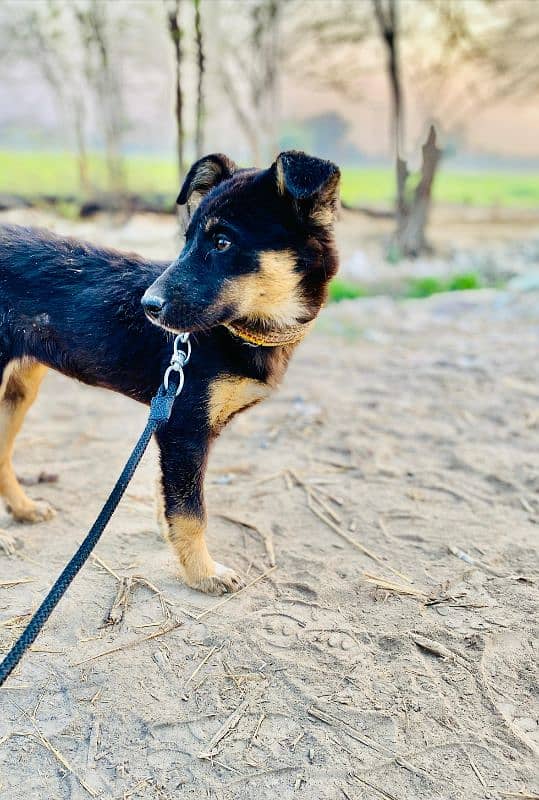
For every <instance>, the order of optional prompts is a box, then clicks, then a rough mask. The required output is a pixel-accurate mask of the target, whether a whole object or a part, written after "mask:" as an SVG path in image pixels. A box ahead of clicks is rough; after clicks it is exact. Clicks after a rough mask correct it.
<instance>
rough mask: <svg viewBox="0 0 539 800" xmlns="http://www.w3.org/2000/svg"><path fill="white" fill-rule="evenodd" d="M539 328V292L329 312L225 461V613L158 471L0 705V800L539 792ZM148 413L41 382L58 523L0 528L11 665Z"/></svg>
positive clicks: (31, 435)
mask: <svg viewBox="0 0 539 800" xmlns="http://www.w3.org/2000/svg"><path fill="white" fill-rule="evenodd" d="M538 322H539V303H538V299H537V295H536V294H535V295H533V294H532V293H530V294H528V295H521V296H518V295H511V294H507V293H504V292H494V291H492V292H491V291H485V292H470V293H466V294H453V295H451V296H448V295H445V296H438V297H435V298H431V299H430V300H423V301H407V302H404V303H395V302H393V301H391V300H388V299H380V300H371V301H354V302H348V303H343V304H340V305H339V306H334V307H332V308H331V309H329V310H327V311H326V312H325V314H324V316H323V318H322V319H321V320H320V323H319V325H318V327H317V329H316V331H315V332H314V333H313V334H312V336H311V337H310V339H309V340H308V341H307V342H306V343H305V344H304V345H302V346H301V347H300V348H299V350H298V352H297V354H296V357H295V358H294V361H293V363H292V365H291V367H290V370H289V373H288V375H287V377H286V380H285V383H284V385H283V387H282V389H281V390H280V392H278V393H277V394H275V396H274V397H272V399H270V400H269V401H267V402H265V403H264V404H262V405H261V406H259V407H258V408H256V409H253V410H251V411H250V412H247V413H245V414H244V415H241V416H240V417H238V418H236V419H235V420H234V421H233V423H232V424H231V425H230V426H229V427H228V428H227V429H226V430H225V432H224V433H223V435H222V437H221V439H220V440H219V441H218V443H217V445H216V447H215V449H214V451H213V454H212V457H211V461H210V470H209V475H208V480H207V497H208V503H209V509H210V525H209V533H208V540H209V544H210V547H211V550H212V553H213V555H214V556H215V558H217V559H218V560H219V561H221V562H223V563H226V564H227V565H229V566H232V567H235V568H237V569H238V570H240V571H241V573H242V574H243V575H244V576H245V578H246V580H247V584H248V585H247V588H246V589H244V590H243V591H242V592H241V593H239V594H238V595H233V596H232V595H231V596H227V597H226V602H224V603H223V601H222V600H220V599H216V598H212V597H207V596H204V595H202V594H199V593H197V592H194V591H192V590H190V589H188V588H187V587H185V586H184V585H183V584H182V583H181V582H180V580H179V579H178V577H177V570H176V564H175V562H174V557H173V555H172V553H171V551H170V549H169V547H168V545H167V544H166V542H164V541H163V539H162V537H161V534H160V532H159V529H158V526H157V524H156V522H155V515H154V497H153V495H154V492H153V488H154V478H155V469H156V455H155V450H154V449H152V451H151V452H150V453H149V455H148V456H147V457H146V458H145V460H144V462H143V464H142V466H141V468H140V470H139V472H138V473H137V475H136V478H135V480H134V482H133V484H132V485H131V487H130V488H129V490H128V492H127V496H126V498H125V500H124V502H123V503H122V505H121V507H120V509H119V510H118V512H117V514H116V515H115V517H114V518H113V521H112V523H111V525H110V527H109V529H108V530H107V532H106V533H105V535H104V537H103V539H102V541H101V542H100V544H99V545H98V547H97V550H96V556H95V558H94V559H93V560H91V561H90V562H89V563H88V565H87V566H86V567H85V569H84V570H83V572H82V573H81V574H80V575H79V577H78V578H77V579H76V581H75V583H74V584H73V586H72V587H71V589H70V590H69V593H68V595H67V596H66V597H65V598H64V600H62V602H61V604H60V605H59V607H58V608H57V610H56V611H55V613H54V615H53V617H52V618H51V619H50V621H49V623H48V625H47V627H46V629H45V631H44V633H43V634H42V636H41V637H40V638H39V640H38V641H37V642H36V644H35V645H34V647H33V648H32V651H31V652H30V653H29V654H28V655H27V657H26V659H25V660H24V663H23V664H22V666H21V667H20V668H19V669H18V670H17V672H16V673H15V674H14V675H13V676H12V677H11V678H10V680H9V683H8V684H7V685H6V687H5V688H4V689H3V690H1V691H0V798H19V797H28V798H32V800H52V799H54V800H57V799H58V800H60V799H62V800H63V798H66V799H67V798H73V799H74V800H78V798H88V797H99V798H129V799H131V798H132V799H133V800H135V799H136V798H155V799H156V800H157V799H159V800H165V799H166V798H176V797H182V798H202V797H211V798H222V800H228V799H229V798H240V799H243V798H257V800H266V799H267V800H270V798H271V800H273V799H274V798H276V797H278V798H280V800H288V798H296V797H301V798H305V800H333V798H335V800H336V799H337V798H339V799H341V798H345V800H346V799H348V800H360V799H361V800H371V798H372V800H377V799H378V798H386V800H423V799H425V800H433V799H434V798H436V799H439V800H473V799H474V798H532V797H537V796H538V792H539V779H538V758H537V755H538V750H539V727H538V718H539V707H538V701H537V663H538V653H537V618H538V617H537V610H538V602H537V601H538V581H539V567H538V558H537V543H538V539H539V527H538V525H539V496H538V474H539V455H538V454H539V448H538V440H539V382H538V377H539V367H538V360H537V353H538V345H539V334H538V331H539V327H538ZM193 358H196V348H195V349H194V353H193ZM186 379H187V380H188V374H187V375H186ZM144 419H145V409H144V408H143V407H140V406H138V405H136V404H135V403H133V402H132V401H129V400H127V399H124V398H121V397H116V396H112V395H110V394H107V393H106V392H104V391H101V390H96V389H90V388H87V387H83V386H80V385H78V384H76V383H75V382H74V381H70V380H68V379H66V378H64V377H62V376H58V375H53V374H50V375H49V376H48V377H47V379H46V381H45V384H44V387H43V390H42V394H41V396H40V399H39V401H38V403H37V404H36V406H35V407H34V408H33V409H32V411H31V413H30V415H29V418H28V420H27V424H26V426H25V428H24V430H23V432H22V434H21V436H20V438H19V446H18V450H17V456H16V464H17V469H18V472H19V474H20V475H21V476H22V477H24V478H25V479H27V480H28V481H29V483H32V481H35V479H36V477H37V476H38V475H39V474H40V473H42V472H45V473H48V474H49V475H50V474H52V475H55V476H57V478H58V479H57V481H56V482H45V483H39V484H36V485H30V486H29V487H28V492H29V493H30V494H31V495H32V496H34V497H38V498H41V499H43V500H45V501H47V502H49V503H51V504H52V505H53V506H54V507H55V508H56V509H57V512H58V514H57V516H56V518H55V519H54V520H52V521H50V522H46V523H43V524H41V525H37V526H29V525H18V524H16V523H14V522H13V521H12V520H11V519H10V517H9V515H8V514H7V513H4V512H3V511H2V510H0V529H3V531H4V535H3V538H2V539H1V540H0V542H3V544H4V548H3V552H2V551H0V646H1V647H2V649H3V650H5V649H6V648H7V647H8V646H9V644H10V643H11V642H12V641H13V640H14V638H15V636H16V635H17V634H18V633H20V631H21V630H22V627H23V625H24V623H25V621H26V620H27V618H28V614H29V612H30V611H31V610H32V609H33V608H35V606H36V605H37V603H38V602H39V600H40V598H41V597H42V596H43V594H44V592H45V591H46V590H47V588H48V586H49V585H50V583H51V582H52V580H53V579H54V578H55V577H56V575H57V573H58V572H59V571H60V570H61V568H62V567H63V565H64V563H65V562H66V560H67V559H68V557H70V555H71V554H72V553H73V551H74V550H75V548H76V546H77V544H78V543H79V542H80V541H81V539H82V537H83V535H84V533H85V532H86V530H87V528H88V527H89V525H90V524H91V522H92V521H93V519H94V518H95V516H96V514H97V512H98V510H99V509H100V507H101V504H102V502H103V501H104V499H105V497H106V495H107V493H108V490H109V488H110V487H111V485H112V483H113V481H114V480H115V478H116V476H117V474H118V473H119V471H120V469H121V466H122V465H123V462H124V461H125V459H126V457H127V455H128V453H129V451H130V449H131V446H132V444H133V443H134V441H135V440H136V438H137V436H138V433H139V431H140V430H141V428H142V426H143V423H144ZM187 424H188V421H187ZM273 565H275V566H273Z"/></svg>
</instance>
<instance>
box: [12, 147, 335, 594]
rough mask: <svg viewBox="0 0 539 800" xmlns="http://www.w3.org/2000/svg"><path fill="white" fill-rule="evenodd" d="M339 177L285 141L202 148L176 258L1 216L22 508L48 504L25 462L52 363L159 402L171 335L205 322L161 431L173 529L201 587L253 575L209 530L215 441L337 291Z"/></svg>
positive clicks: (279, 368)
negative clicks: (255, 153) (242, 158)
mask: <svg viewBox="0 0 539 800" xmlns="http://www.w3.org/2000/svg"><path fill="white" fill-rule="evenodd" d="M338 181H339V172H338V170H337V168H336V167H335V166H334V165H333V164H331V163H329V162H325V161H321V160H319V159H314V158H310V157H308V156H306V155H304V154H302V153H295V152H290V153H283V154H281V155H280V156H279V158H278V159H277V160H276V162H275V163H274V164H273V165H272V166H271V167H270V168H269V169H267V170H239V169H238V168H237V167H236V166H235V164H233V162H231V161H230V160H229V159H228V158H226V157H225V156H222V155H212V156H207V157H206V158H204V159H201V160H200V161H199V162H197V163H196V164H195V165H194V166H193V167H192V168H191V170H190V172H189V174H188V175H187V178H186V180H185V183H184V185H183V187H182V190H181V193H180V196H179V198H178V201H179V203H180V204H182V205H186V206H187V209H188V217H189V219H188V227H187V231H186V241H185V247H184V248H183V250H182V252H181V254H180V255H179V257H178V259H177V260H176V261H175V262H174V263H173V264H172V265H170V266H168V267H167V266H166V265H165V264H159V263H151V262H148V261H146V260H143V259H141V258H139V257H137V256H134V255H123V254H120V253H117V252H114V251H110V250H104V249H102V248H98V247H94V246H92V245H90V244H86V243H81V242H78V241H74V240H72V239H65V238H59V237H56V236H53V235H51V234H49V233H45V232H43V231H38V230H35V229H31V228H22V227H0V494H1V495H3V497H4V499H5V500H6V502H7V503H8V505H9V506H10V507H11V509H12V511H13V513H14V514H15V516H16V517H18V518H19V519H27V520H34V519H38V518H40V516H41V517H42V516H43V515H42V514H39V513H38V512H36V507H35V504H33V503H32V502H31V501H30V500H29V499H28V498H27V497H26V496H25V495H24V493H23V492H22V489H21V488H20V486H19V485H18V484H17V482H16V479H15V478H14V474H13V470H12V466H11V450H12V447H13V440H14V437H15V434H16V433H17V430H18V427H19V426H20V424H21V422H22V417H23V416H24V412H25V411H26V409H27V407H28V405H29V404H30V403H31V401H32V400H33V397H34V396H35V394H36V392H37V387H38V385H39V381H40V380H41V377H42V374H43V370H42V367H41V366H39V365H43V366H45V367H51V368H52V369H55V370H57V371H59V372H62V373H64V374H65V375H69V376H72V377H74V378H77V379H78V380H80V381H83V382H85V383H88V384H91V385H96V386H101V387H104V388H107V389H112V390H114V391H117V392H121V393H122V394H125V395H127V396H128V397H131V398H133V399H135V400H138V401H140V402H142V403H146V404H148V403H149V402H150V399H151V397H152V396H153V394H154V393H155V391H156V389H157V387H158V386H159V384H160V382H161V380H162V376H163V373H164V371H165V368H166V366H167V365H168V362H169V360H170V355H171V341H172V335H171V333H172V332H175V331H190V332H192V333H193V336H192V341H193V355H192V358H191V361H190V363H189V367H188V369H187V370H186V381H185V388H184V390H183V392H182V394H181V395H180V397H179V398H178V400H177V402H176V404H175V407H174V410H173V415H172V418H171V420H170V422H169V424H168V425H167V426H166V428H165V429H163V430H161V432H160V433H159V434H158V435H157V439H158V444H159V448H160V455H161V468H162V488H163V499H164V512H165V517H166V520H167V523H168V532H169V536H170V539H171V541H172V543H173V545H174V546H175V549H176V552H177V555H178V557H179V559H180V562H181V564H182V567H183V571H184V575H185V577H186V580H187V581H188V583H189V584H190V585H192V586H195V587H197V588H199V589H202V590H204V591H209V592H221V591H228V590H234V589H235V588H237V587H238V586H239V585H240V584H241V581H240V579H239V578H238V576H237V575H235V573H233V572H232V571H231V570H228V569H226V568H224V567H222V566H221V565H218V564H215V562H213V560H212V559H211V557H210V556H209V554H208V552H207V550H206V546H205V543H204V529H205V510H204V501H203V487H202V484H203V477H204V472H205V466H206V460H207V455H208V449H209V446H210V443H211V440H212V438H213V437H214V436H215V435H217V433H218V432H219V430H220V429H221V427H222V425H223V424H225V423H226V422H227V421H228V419H230V417H231V416H232V415H233V414H234V413H237V412H238V411H241V410H242V409H243V408H246V407H248V406H249V405H252V404H253V403H255V402H258V401H259V400H261V399H262V398H263V397H264V396H265V394H266V393H267V391H268V389H269V388H271V387H273V386H274V385H275V384H277V383H278V382H279V380H280V378H281V377H282V375H283V373H284V370H285V368H286V365H287V363H288V359H289V357H290V354H291V352H292V350H293V348H294V346H295V344H296V343H297V342H298V341H299V340H300V339H301V338H302V337H303V335H304V333H305V332H306V331H307V329H308V322H309V321H310V320H312V319H314V317H315V316H316V314H317V313H318V311H319V309H320V307H321V305H322V303H323V302H324V299H325V296H326V287H327V283H328V281H329V279H330V278H331V277H332V276H333V274H334V273H335V271H336V268H337V257H336V252H335V247H334V240H333V232H332V222H333V216H334V208H335V204H336V200H337V191H338ZM141 299H142V304H141ZM148 320H151V322H153V323H154V324H153V325H152V324H150V322H149V321H148ZM167 331H169V332H170V333H167ZM246 342H249V343H250V344H251V345H253V343H254V345H255V346H246Z"/></svg>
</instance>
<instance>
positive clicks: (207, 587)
mask: <svg viewBox="0 0 539 800" xmlns="http://www.w3.org/2000/svg"><path fill="white" fill-rule="evenodd" d="M188 583H189V586H191V587H192V588H193V589H198V591H199V592H204V593H205V594H213V595H221V594H228V593H232V592H237V591H238V590H239V589H243V587H244V586H245V581H244V580H243V578H242V577H240V575H238V573H237V572H234V570H233V569H229V568H228V567H225V566H223V564H218V563H216V564H215V572H214V573H213V575H207V576H206V577H204V578H202V579H200V580H198V581H196V582H190V581H188Z"/></svg>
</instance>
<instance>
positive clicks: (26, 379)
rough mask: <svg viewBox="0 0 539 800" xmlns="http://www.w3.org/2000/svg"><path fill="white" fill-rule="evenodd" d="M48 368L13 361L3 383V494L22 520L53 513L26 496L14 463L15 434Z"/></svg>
mask: <svg viewBox="0 0 539 800" xmlns="http://www.w3.org/2000/svg"><path fill="white" fill-rule="evenodd" d="M46 372H47V368H46V367H44V366H43V365H42V364H38V363H36V362H31V361H16V362H12V363H11V364H10V365H8V367H7V369H6V371H5V375H4V377H3V379H2V385H1V386H0V496H1V497H3V499H4V500H5V502H6V504H7V506H8V507H9V508H10V510H11V513H12V514H13V516H14V517H15V519H16V520H18V521H19V522H40V521H42V520H44V519H49V518H50V517H51V516H53V514H54V512H53V510H52V509H51V508H50V507H49V506H47V505H46V504H44V503H43V504H38V503H34V501H33V500H30V498H29V497H27V496H26V494H25V493H24V491H23V489H22V487H21V485H20V484H19V482H18V480H17V477H16V475H15V471H14V469H13V463H12V457H13V448H14V444H15V437H16V436H17V434H18V432H19V430H20V428H21V425H22V423H23V421H24V417H25V416H26V412H27V411H28V409H29V408H30V406H31V405H32V403H33V402H34V400H35V399H36V397H37V393H38V391H39V387H40V385H41V382H42V380H43V378H44V377H45V374H46Z"/></svg>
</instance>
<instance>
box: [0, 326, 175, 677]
mask: <svg viewBox="0 0 539 800" xmlns="http://www.w3.org/2000/svg"><path fill="white" fill-rule="evenodd" d="M180 344H186V345H187V352H183V351H182V350H180V349H179V345H180ZM190 354H191V347H190V343H189V339H188V334H180V335H179V336H177V337H176V340H175V341H174V354H173V356H172V359H171V362H170V367H168V369H167V371H166V372H165V377H164V380H163V384H162V385H161V387H160V389H159V391H158V392H157V394H156V395H155V397H154V398H153V399H152V402H151V406H150V415H149V417H148V422H147V423H146V427H145V428H144V431H143V432H142V435H141V437H140V439H139V440H138V442H137V443H136V445H135V447H134V450H133V452H132V453H131V455H130V456H129V460H128V462H127V464H126V465H125V467H124V468H123V471H122V474H121V475H120V477H119V478H118V481H117V482H116V485H115V487H114V489H113V490H112V492H111V493H110V495H109V498H108V500H107V502H106V503H105V505H104V506H103V508H102V510H101V512H100V514H99V516H98V517H97V519H96V521H95V522H94V524H93V525H92V528H91V529H90V532H89V533H88V535H87V536H86V538H85V539H84V541H83V543H82V544H81V546H80V547H79V549H78V550H77V552H76V553H75V555H74V556H73V558H72V559H71V560H70V561H69V562H68V564H67V566H66V567H65V568H64V570H63V571H62V572H61V574H60V575H59V576H58V578H57V579H56V581H55V583H54V584H53V586H52V588H51V589H50V591H49V593H48V594H47V596H46V597H45V599H44V600H43V602H42V603H41V605H40V606H39V608H38V609H37V611H36V612H35V614H34V615H33V617H32V619H31V620H30V622H29V623H28V625H27V626H26V628H25V630H24V631H23V633H22V634H21V636H20V638H19V639H18V640H17V641H16V642H15V644H14V645H13V647H12V648H11V650H10V651H9V652H8V654H7V655H6V656H5V657H4V659H3V660H2V662H1V663H0V686H2V684H3V683H4V681H5V680H6V678H8V677H9V675H10V674H11V673H12V672H13V670H14V669H15V667H16V666H17V664H18V663H19V661H20V660H21V658H22V657H23V655H24V654H25V653H26V651H27V650H28V648H29V647H31V645H32V644H33V643H34V642H35V640H36V638H37V637H38V636H39V633H40V632H41V629H42V628H43V626H44V625H45V623H46V621H47V620H48V618H49V617H50V615H51V614H52V612H53V610H54V609H55V607H56V606H57V605H58V603H59V601H60V600H61V599H62V597H63V595H64V594H65V592H66V591H67V589H68V588H69V586H70V584H71V582H72V581H73V579H74V578H75V576H76V575H77V573H78V572H79V570H80V569H81V567H83V566H84V564H85V563H86V561H87V560H88V558H89V556H90V554H91V552H92V550H93V549H94V547H95V546H96V544H97V542H98V541H99V539H100V538H101V534H102V533H103V531H104V530H105V528H106V527H107V524H108V522H109V520H110V518H111V517H112V515H113V513H114V511H115V510H116V507H117V506H118V503H119V502H120V500H121V499H122V497H123V494H124V492H125V490H126V489H127V487H128V486H129V483H130V481H131V478H132V477H133V475H134V473H135V470H136V468H137V466H138V464H139V462H140V460H141V458H142V456H143V455H144V452H145V451H146V448H147V447H148V444H149V442H150V439H151V438H152V436H153V434H154V433H155V431H156V430H157V429H158V428H159V427H160V426H161V425H164V424H165V423H166V422H168V420H169V419H170V415H171V413H172V407H173V405H174V401H175V399H176V397H177V396H178V395H179V394H180V392H181V390H182V389H183V367H184V366H185V364H187V362H188V361H189V356H190Z"/></svg>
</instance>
